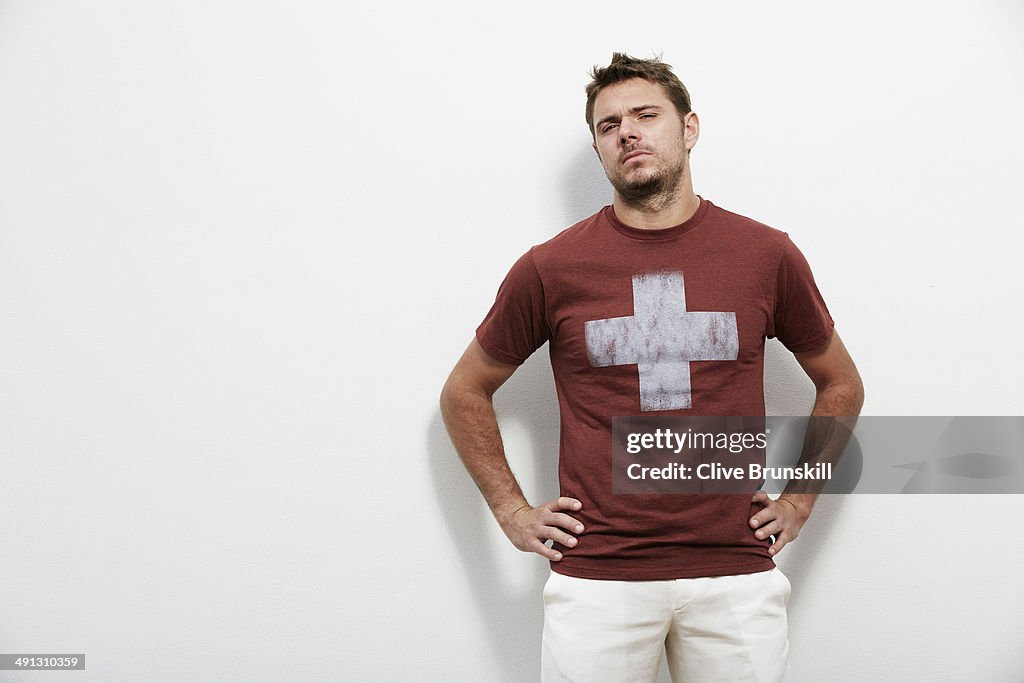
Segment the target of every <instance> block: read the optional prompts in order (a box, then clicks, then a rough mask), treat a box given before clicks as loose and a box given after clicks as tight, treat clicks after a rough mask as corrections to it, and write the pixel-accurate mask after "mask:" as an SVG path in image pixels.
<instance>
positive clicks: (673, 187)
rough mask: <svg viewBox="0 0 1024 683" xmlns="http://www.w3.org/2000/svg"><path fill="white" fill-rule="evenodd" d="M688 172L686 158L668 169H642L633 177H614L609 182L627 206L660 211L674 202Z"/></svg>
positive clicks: (609, 177) (609, 178) (682, 158)
mask: <svg viewBox="0 0 1024 683" xmlns="http://www.w3.org/2000/svg"><path fill="white" fill-rule="evenodd" d="M685 173H686V158H685V156H684V157H681V158H680V160H679V162H678V163H677V164H676V165H675V166H673V167H671V168H667V169H661V168H658V169H650V170H648V169H640V173H634V174H633V175H634V177H633V178H629V177H628V176H626V175H620V176H616V177H615V178H612V177H611V176H610V175H609V176H608V182H610V183H611V184H612V187H613V188H615V192H616V193H617V194H618V195H619V198H620V199H621V200H622V202H623V203H624V204H625V205H626V206H630V207H632V208H634V209H639V210H642V211H659V210H661V209H664V208H665V207H667V206H669V205H670V204H672V202H674V201H675V200H676V199H677V198H678V196H679V193H680V185H681V183H680V181H681V180H682V179H683V176H684V174H685Z"/></svg>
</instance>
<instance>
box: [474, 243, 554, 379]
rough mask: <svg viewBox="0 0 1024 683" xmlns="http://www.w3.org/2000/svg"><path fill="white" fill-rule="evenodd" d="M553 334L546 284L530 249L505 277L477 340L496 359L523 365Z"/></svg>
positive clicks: (479, 328)
mask: <svg viewBox="0 0 1024 683" xmlns="http://www.w3.org/2000/svg"><path fill="white" fill-rule="evenodd" d="M550 337H551V333H550V331H549V329H548V325H547V320H546V316H545V307H544V285H543V283H542V282H541V279H540V274H539V273H538V272H537V266H536V264H535V263H534V261H533V252H532V250H531V251H528V252H526V253H525V254H523V255H522V256H521V257H520V258H519V260H518V261H516V262H515V264H514V265H513V266H512V269H511V270H510V271H509V272H508V275H506V276H505V280H504V281H503V282H502V283H501V286H500V287H499V288H498V295H497V297H496V298H495V300H494V305H493V306H491V310H490V311H489V312H488V313H487V316H486V317H485V318H484V321H483V322H482V323H480V326H479V327H478V328H477V329H476V339H477V341H478V342H480V346H482V347H483V349H484V351H486V352H487V353H488V355H490V356H491V357H492V358H494V359H495V360H498V361H501V362H502V363H509V364H511V365H520V364H522V363H523V361H525V360H526V359H527V358H529V357H530V354H532V353H533V352H534V351H536V350H537V349H539V348H540V347H541V346H543V345H544V342H546V341H547V340H548V339H549V338H550Z"/></svg>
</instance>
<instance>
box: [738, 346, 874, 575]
mask: <svg viewBox="0 0 1024 683" xmlns="http://www.w3.org/2000/svg"><path fill="white" fill-rule="evenodd" d="M793 355H794V356H795V357H796V360H797V362H798V363H800V367H802V368H803V370H804V372H805V373H807V376H808V377H810V378H811V381H812V382H814V387H815V392H816V394H815V399H814V409H813V410H812V411H811V417H812V418H814V417H816V416H821V417H825V416H832V417H835V418H836V420H835V421H834V424H836V426H837V427H842V428H844V429H842V430H841V431H845V434H847V435H848V434H849V432H850V431H852V430H853V426H854V423H855V422H856V421H857V416H858V415H859V414H860V409H861V406H862V405H863V404H864V384H863V383H862V382H861V379H860V373H858V372H857V366H856V365H854V362H853V359H852V358H850V354H849V353H848V352H847V350H846V347H845V346H844V345H843V341H842V340H841V339H840V338H839V334H838V333H836V332H833V334H832V338H831V339H829V341H827V342H826V343H825V344H824V345H822V346H821V347H820V348H817V349H814V350H812V351H806V352H803V353H796V354H793ZM823 422H827V421H823ZM812 424H813V420H812ZM809 429H810V428H809ZM820 440H826V441H827V440H832V441H833V443H832V447H837V448H839V449H840V452H841V450H842V447H843V445H845V438H844V437H840V436H838V435H817V437H815V436H812V435H811V434H810V433H809V434H808V436H807V438H806V439H805V442H804V455H805V456H806V455H808V451H809V450H814V449H816V448H818V447H819V446H818V445H817V443H818V442H819V441H820ZM812 455H813V454H812ZM817 498H818V494H817V493H815V492H798V491H797V486H796V485H795V484H794V483H793V482H791V483H790V484H789V485H788V486H786V490H785V491H784V492H783V494H782V495H781V496H779V498H778V500H774V501H773V500H772V499H771V498H770V497H769V496H768V494H767V493H765V492H763V491H758V492H757V493H755V494H754V502H756V503H759V504H762V505H764V506H765V507H764V509H763V510H761V511H760V512H758V513H757V514H756V515H754V517H752V518H751V520H750V526H751V527H752V528H754V529H757V531H756V532H755V533H754V535H755V536H757V538H767V537H768V536H770V535H771V536H775V543H773V544H772V546H771V547H770V548H768V552H769V554H772V555H775V554H776V553H778V552H779V551H780V550H782V548H783V547H784V546H785V545H786V544H787V543H789V542H790V541H792V540H794V539H796V537H797V535H798V534H799V533H800V529H801V528H802V527H803V525H804V522H806V521H807V518H808V517H810V514H811V509H812V508H813V507H814V502H815V500H817Z"/></svg>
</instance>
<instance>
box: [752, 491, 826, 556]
mask: <svg viewBox="0 0 1024 683" xmlns="http://www.w3.org/2000/svg"><path fill="white" fill-rule="evenodd" d="M754 502H755V503H757V504H758V505H763V506H764V509H763V510H761V511H760V512H758V513H757V514H756V515H754V516H753V517H751V518H750V526H751V528H753V529H756V530H757V531H755V532H754V536H756V537H757V538H759V539H765V538H768V537H769V536H774V537H775V542H774V543H773V544H772V545H771V547H770V548H768V554H769V555H777V554H778V553H779V551H781V550H782V549H783V548H784V547H785V546H786V544H787V543H789V542H790V541H795V540H796V537H797V536H798V535H799V534H800V529H802V528H803V526H804V522H806V521H807V518H808V517H809V516H810V514H811V509H810V506H811V505H812V504H813V497H812V498H811V500H803V499H802V497H801V496H799V495H794V496H788V495H786V494H783V495H781V496H779V499H778V500H772V499H771V498H769V497H768V494H767V493H765V492H764V491H758V492H757V493H755V494H754Z"/></svg>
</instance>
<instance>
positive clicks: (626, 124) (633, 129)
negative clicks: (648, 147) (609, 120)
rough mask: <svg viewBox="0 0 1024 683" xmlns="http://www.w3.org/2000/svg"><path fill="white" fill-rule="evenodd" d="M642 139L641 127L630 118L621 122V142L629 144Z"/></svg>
mask: <svg viewBox="0 0 1024 683" xmlns="http://www.w3.org/2000/svg"><path fill="white" fill-rule="evenodd" d="M639 139H640V129H639V128H638V127H637V125H636V124H635V123H633V122H632V121H630V120H629V119H623V120H622V121H621V122H620V123H619V142H621V143H622V144H624V145H625V144H628V143H630V142H636V141H637V140H639Z"/></svg>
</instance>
